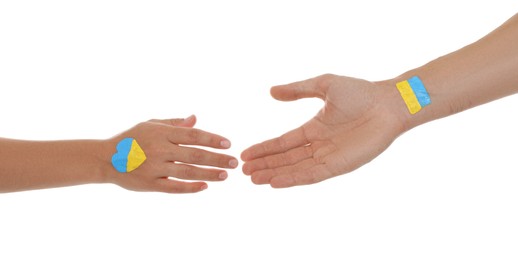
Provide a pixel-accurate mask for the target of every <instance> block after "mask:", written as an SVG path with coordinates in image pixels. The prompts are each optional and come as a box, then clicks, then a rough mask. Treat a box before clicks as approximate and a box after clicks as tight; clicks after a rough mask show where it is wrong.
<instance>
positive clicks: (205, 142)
mask: <svg viewBox="0 0 518 260" xmlns="http://www.w3.org/2000/svg"><path fill="white" fill-rule="evenodd" d="M168 139H169V141H170V142H172V143H174V144H185V145H200V146H207V147H212V148H218V149H227V148H230V145H231V144H230V141H229V140H228V139H227V138H225V137H223V136H220V135H217V134H213V133H209V132H205V131H203V130H200V129H196V128H186V127H174V128H173V130H172V131H170V133H169V136H168Z"/></svg>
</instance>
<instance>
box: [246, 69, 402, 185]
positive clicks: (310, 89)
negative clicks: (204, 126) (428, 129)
mask: <svg viewBox="0 0 518 260" xmlns="http://www.w3.org/2000/svg"><path fill="white" fill-rule="evenodd" d="M271 94H272V96H273V97H274V98H276V99H278V100H282V101H292V100H297V99H301V98H309V97H318V98H320V99H322V100H324V102H325V105H324V107H323V108H322V109H321V110H320V112H319V113H318V114H317V115H316V116H315V117H313V118H312V119H311V120H309V121H308V122H306V123H305V124H304V125H302V126H300V127H298V128H296V129H294V130H292V131H290V132H287V133H285V134H283V135H282V136H280V137H277V138H274V139H271V140H268V141H265V142H263V143H260V144H256V145H253V146H252V147H250V148H248V149H246V150H245V151H243V153H242V154H241V158H242V159H243V161H245V164H244V165H243V172H244V173H245V174H247V175H251V176H252V181H253V182H254V183H256V184H270V185H271V186H272V187H274V188H283V187H290V186H295V185H304V184H312V183H316V182H320V181H322V180H325V179H328V178H331V177H335V176H338V175H341V174H344V173H347V172H350V171H353V170H355V169H357V168H359V167H360V166H362V165H363V164H365V163H367V162H369V161H371V160H372V159H373V158H375V157H376V156H378V155H379V154H380V153H381V152H383V151H384V150H385V149H386V148H387V147H388V146H389V145H390V144H391V143H392V141H393V140H394V139H395V138H396V137H397V136H398V135H399V134H401V133H402V132H403V129H404V127H403V124H402V118H401V116H397V114H398V112H399V110H398V106H401V107H404V104H403V103H402V101H401V100H397V101H395V102H394V101H392V100H394V97H396V98H397V90H396V89H395V86H394V88H386V87H382V86H380V85H378V84H375V83H372V82H369V81H365V80H360V79H355V78H349V77H341V76H335V75H323V76H320V77H316V78H312V79H309V80H305V81H300V82H295V83H292V84H288V85H283V86H277V87H273V88H272V90H271ZM399 99H401V98H400V97H399ZM395 111H398V112H395Z"/></svg>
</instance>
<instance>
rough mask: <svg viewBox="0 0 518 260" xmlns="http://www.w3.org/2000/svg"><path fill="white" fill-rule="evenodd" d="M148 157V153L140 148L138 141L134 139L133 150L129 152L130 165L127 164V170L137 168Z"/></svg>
mask: <svg viewBox="0 0 518 260" xmlns="http://www.w3.org/2000/svg"><path fill="white" fill-rule="evenodd" d="M146 159H147V158H146V154H145V153H144V151H143V150H142V148H140V145H139V144H138V143H137V141H136V140H135V139H133V142H132V144H131V150H130V152H129V154H128V165H127V166H126V169H127V172H131V171H133V170H135V169H137V168H138V167H139V166H140V165H141V164H142V163H144V161H145V160H146Z"/></svg>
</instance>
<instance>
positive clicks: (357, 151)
mask: <svg viewBox="0 0 518 260" xmlns="http://www.w3.org/2000/svg"><path fill="white" fill-rule="evenodd" d="M517 43H518V15H514V16H513V17H512V18H510V19H509V20H508V21H507V22H505V23H504V24H503V25H501V26H500V27H498V28H497V29H495V30H494V31H493V32H491V33H489V34H488V35H487V36H485V37H484V38H482V39H480V40H479V41H477V42H475V43H473V44H471V45H468V46H466V47H464V48H462V49H460V50H458V51H455V52H452V53H450V54H447V55H445V56H442V57H440V58H438V59H436V60H434V61H431V62H429V63H428V64H426V65H424V66H422V67H419V68H416V69H413V70H411V71H408V72H406V73H403V74H402V75H400V76H398V77H395V78H393V79H389V80H385V81H380V82H370V81H366V80H362V79H356V78H351V77H344V76H337V75H330V74H327V75H322V76H318V77H316V78H312V79H308V80H304V81H300V82H295V83H291V84H287V85H280V86H275V87H273V88H272V89H271V94H272V96H273V97H274V98H275V99H277V100H280V101H293V100H297V99H301V98H315V97H316V98H320V99H322V100H323V101H324V102H325V105H324V107H323V108H322V109H321V110H320V111H319V112H318V114H317V115H316V116H315V117H313V118H312V119H310V120H309V121H308V122H306V123H305V124H303V125H302V126H300V127H298V128H296V129H294V130H292V131H289V132H287V133H285V134H283V135H281V136H279V137H276V138H273V139H271V140H267V141H264V142H262V143H259V144H255V145H253V146H251V147H250V148H248V149H246V150H245V151H243V153H242V154H241V158H242V160H243V161H245V163H244V165H243V172H244V173H245V174H247V175H251V178H252V181H253V182H254V183H256V184H270V185H271V186H272V187H274V188H285V187H291V186H297V185H306V184H313V183H317V182H320V181H323V180H326V179H329V178H332V177H336V176H338V175H342V174H345V173H348V172H351V171H353V170H355V169H357V168H359V167H360V166H362V165H364V164H366V163H368V162H370V161H371V160H372V159H374V158H375V157H376V156H378V155H379V154H380V153H382V152H383V151H385V149H387V148H388V147H389V145H390V144H391V143H392V142H393V141H394V140H395V139H396V138H397V137H398V136H400V135H401V134H403V133H404V132H406V131H409V130H411V129H412V128H414V127H416V126H419V125H421V124H424V123H426V122H429V121H432V120H435V119H439V118H442V117H446V116H449V115H452V114H455V113H458V112H461V111H464V110H466V109H469V108H472V107H475V106H478V105H481V104H484V103H487V102H490V101H493V100H496V99H499V98H502V97H505V96H509V95H512V94H515V93H517V92H518V73H517V71H518V47H517V46H518V45H517ZM415 75H418V76H419V77H420V78H421V80H422V81H423V83H424V85H425V87H426V89H427V90H428V93H429V95H430V98H431V100H432V103H431V104H430V105H428V106H426V107H424V108H423V109H422V110H421V111H420V112H418V113H417V114H415V115H411V114H410V113H409V112H408V109H407V108H406V105H405V103H404V101H403V99H402V98H401V96H400V94H399V92H398V90H397V89H396V87H395V86H396V83H397V82H400V81H403V80H406V79H408V78H410V77H412V76H415Z"/></svg>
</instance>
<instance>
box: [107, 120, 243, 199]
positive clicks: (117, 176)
mask: <svg viewBox="0 0 518 260" xmlns="http://www.w3.org/2000/svg"><path fill="white" fill-rule="evenodd" d="M195 123H196V118H195V117H194V116H191V117H189V118H186V119H168V120H150V121H148V122H144V123H140V124H138V125H137V126H135V127H133V128H132V129H130V130H128V131H126V132H123V133H121V134H119V135H117V136H115V137H113V138H111V139H110V140H108V141H107V146H106V147H107V149H109V150H110V152H111V153H112V154H113V153H114V152H115V147H116V145H117V143H118V142H119V141H120V140H122V139H123V138H126V137H132V138H135V140H137V142H138V143H139V145H140V146H141V148H142V150H143V151H144V152H145V154H146V157H147V159H146V161H145V162H144V163H143V164H142V165H140V166H139V167H138V168H137V169H135V170H134V171H132V172H129V173H119V172H117V171H116V170H115V169H114V168H113V167H112V166H111V163H110V167H109V169H108V170H107V173H106V176H107V179H108V180H107V181H108V182H112V183H115V184H117V185H119V186H121V187H123V188H126V189H129V190H135V191H159V192H168V193H192V192H198V191H201V190H204V189H206V188H207V184H206V183H205V182H200V181H222V180H225V179H226V178H227V172H226V171H224V170H221V169H214V168H204V167H198V166H195V165H205V166H214V167H218V168H236V167H237V164H238V161H237V160H236V159H235V158H234V157H231V156H228V155H224V154H217V153H214V152H209V151H205V150H202V149H199V148H194V147H189V146H191V145H195V146H206V147H212V148H218V149H227V148H229V147H230V141H228V140H227V139H226V138H224V137H221V136H218V135H215V134H212V133H208V132H204V131H202V130H198V129H194V128H192V127H193V126H194V124H195ZM108 159H111V157H110V158H108ZM172 178H175V179H172ZM180 179H181V180H194V181H197V182H186V181H180Z"/></svg>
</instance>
